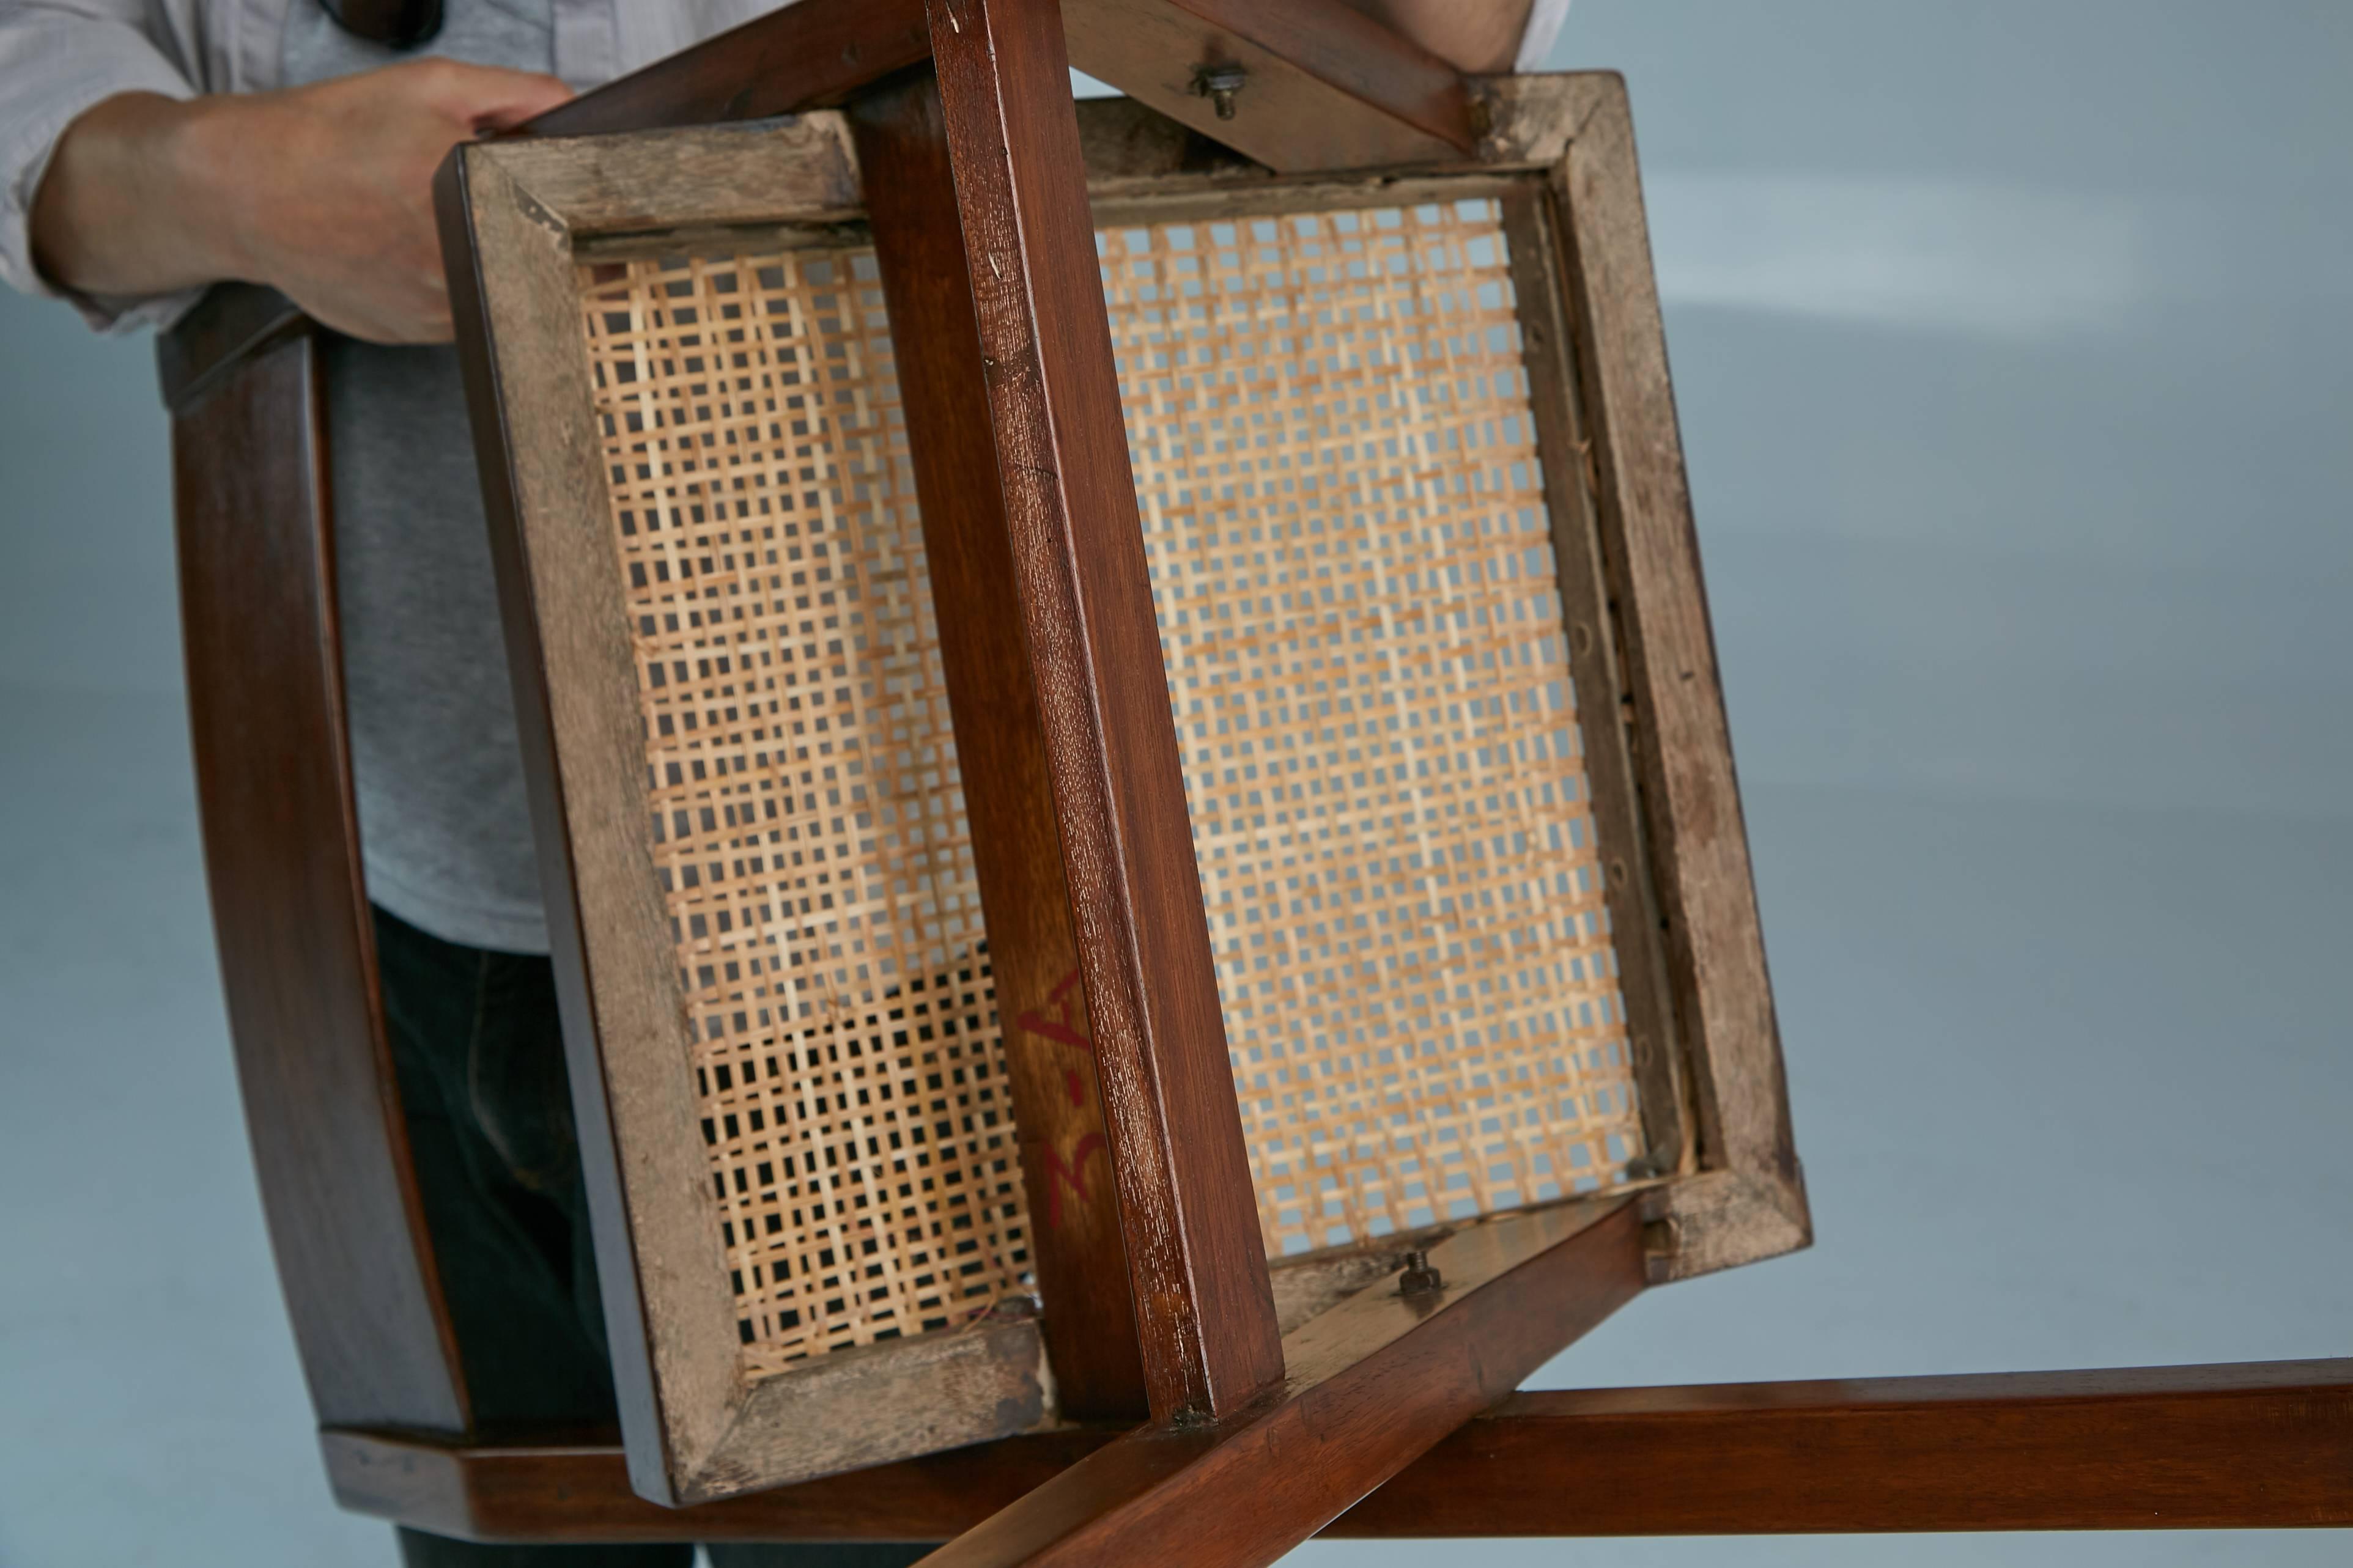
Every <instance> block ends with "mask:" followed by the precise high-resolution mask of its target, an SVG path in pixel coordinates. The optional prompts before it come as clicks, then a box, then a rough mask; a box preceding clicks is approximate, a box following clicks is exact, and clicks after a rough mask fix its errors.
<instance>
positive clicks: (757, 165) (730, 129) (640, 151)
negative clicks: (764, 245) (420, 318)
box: [470, 110, 863, 246]
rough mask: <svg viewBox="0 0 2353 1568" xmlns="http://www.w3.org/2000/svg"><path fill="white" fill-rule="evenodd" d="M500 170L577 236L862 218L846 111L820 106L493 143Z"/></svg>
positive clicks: (478, 155) (489, 146)
mask: <svg viewBox="0 0 2353 1568" xmlns="http://www.w3.org/2000/svg"><path fill="white" fill-rule="evenodd" d="M470 156H471V157H473V158H475V159H478V160H480V161H481V162H483V163H486V164H488V165H490V166H492V167H495V168H497V169H499V170H500V171H501V173H502V174H504V175H505V176H506V178H507V179H508V180H509V181H510V182H512V184H513V185H514V187H515V188H516V189H517V190H519V191H521V192H522V193H525V195H524V199H526V200H528V201H531V202H533V203H535V204H537V205H538V206H539V207H540V208H542V209H543V210H544V211H545V212H547V213H549V214H551V215H561V216H557V217H554V219H553V221H554V222H556V223H558V224H560V225H561V226H562V227H563V228H564V230H565V233H566V234H568V235H569V236H570V237H572V239H573V241H574V243H575V246H576V245H577V244H578V242H580V241H582V240H584V239H587V238H590V237H622V236H627V235H629V234H631V233H634V232H640V231H647V230H658V231H663V232H665V233H667V232H669V231H672V230H677V229H692V228H725V227H733V226H754V225H759V224H763V223H769V222H774V221H776V219H777V218H779V217H781V216H790V217H791V218H793V219H794V220H795V221H797V222H800V223H807V224H824V223H828V222H834V221H839V220H843V219H848V218H854V217H857V216H860V214H861V211H862V207H863V197H862V196H861V195H860V187H859V181H858V163H857V159H856V157H855V155H854V154H853V153H851V151H850V144H849V128H848V127H847V126H846V125H845V124H844V123H843V121H842V118H841V116H840V115H839V113H837V112H834V111H831V110H819V111H817V112H814V113H809V114H803V115H799V116H797V117H795V118H792V119H786V120H771V121H756V122H753V123H748V124H741V125H704V126H691V127H685V128H681V129H678V130H668V131H636V132H627V133H625V134H615V135H600V136H561V137H556V136H531V137H520V138H516V139H513V140H508V141H496V142H482V143H481V144H480V145H479V146H478V147H475V148H474V149H472V151H471V153H470Z"/></svg>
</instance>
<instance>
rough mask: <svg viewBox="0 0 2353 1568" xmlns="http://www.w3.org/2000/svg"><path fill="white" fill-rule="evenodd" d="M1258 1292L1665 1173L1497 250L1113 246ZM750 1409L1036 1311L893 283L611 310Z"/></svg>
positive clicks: (1421, 243)
mask: <svg viewBox="0 0 2353 1568" xmlns="http://www.w3.org/2000/svg"><path fill="white" fill-rule="evenodd" d="M1100 247H1101V252H1102V258H1103V272H1104V285H1105V293H1106V296H1107V299H1108V301H1109V304H1110V310H1111V316H1112V322H1113V337H1114V341H1115V344H1116V348H1117V353H1118V357H1119V363H1120V379H1121V392H1122V395H1123V399H1124V406H1125V409H1126V413H1127V419H1128V426H1129V439H1130V445H1131V448H1132V451H1133V455H1134V464H1135V473H1136V483H1137V488H1138V491H1139V496H1140V499H1141V500H1142V503H1143V510H1144V515H1145V542H1146V545H1147V552H1148V555H1149V559H1150V562H1151V567H1152V571H1153V575H1154V581H1155V596H1156V598H1157V601H1158V604H1159V607H1160V617H1161V635H1162V643H1163V647H1164V649H1165V652H1166V660H1167V665H1168V672H1169V687H1170V698H1171V701H1172V704H1173V707H1174V709H1175V713H1176V721H1177V725H1178V733H1179V738H1180V741H1181V742H1182V745H1183V748H1184V757H1185V766H1186V787H1187V801H1188V804H1189V805H1190V807H1191V814H1192V819H1193V829H1194V840H1195V846H1196V848H1197V851H1198V856H1199V859H1200V865H1201V874H1202V882H1203V887H1204V891H1205V894H1206V896H1207V902H1208V915H1209V921H1210V928H1211V934H1212V937H1213V939H1214V940H1215V942H1216V945H1217V952H1218V960H1219V995H1220V999H1221V1001H1222V1003H1223V1005H1224V1010H1225V1016H1226V1023H1227V1029H1228V1033H1229V1043H1230V1045H1231V1047H1232V1051H1233V1064H1234V1072H1235V1079H1236V1085H1237V1088H1238V1090H1239V1093H1240V1103H1241V1108H1242V1117H1243V1123H1244V1129H1245V1132H1246V1135H1247V1137H1248V1141H1249V1146H1250V1160H1251V1166H1252V1173H1253V1176H1254V1178H1255V1181H1256V1185H1257V1192H1258V1197H1259V1202H1260V1212H1261V1223H1262V1226H1263V1227H1264V1231H1265V1237H1266V1244H1267V1247H1268V1250H1269V1252H1270V1253H1271V1254H1277V1255H1280V1254H1287V1253H1296V1252H1300V1251H1304V1250H1310V1249H1314V1248H1317V1247H1325V1246H1331V1245H1336V1244H1341V1243H1345V1242H1350V1241H1356V1240H1363V1239H1367V1238H1371V1237H1378V1236H1382V1235H1386V1234H1388V1233H1390V1232H1392V1231H1394V1230H1398V1229H1406V1228H1412V1227H1415V1226H1423V1225H1427V1224H1431V1223H1436V1222H1439V1221H1443V1220H1447V1219H1451V1218H1461V1217H1464V1216H1467V1215H1474V1214H1482V1213H1491V1212H1494V1211H1497V1210H1502V1209H1508V1208H1512V1207H1516V1206H1519V1205H1525V1204H1528V1203H1535V1202H1541V1201H1544V1200H1546V1199H1549V1198H1552V1197H1556V1196H1560V1195H1563V1194H1567V1193H1571V1192H1576V1191H1580V1190H1588V1189H1591V1188H1593V1187H1596V1186H1599V1185H1604V1184H1609V1183H1611V1182H1614V1181H1616V1180H1619V1179H1621V1178H1622V1174H1623V1167H1624V1164H1625V1162H1626V1161H1627V1160H1628V1159H1630V1158H1631V1157H1632V1156H1633V1155H1635V1154H1636V1153H1638V1152H1640V1139H1641V1131H1640V1123H1639V1118H1638V1115H1637V1112H1636V1110H1635V1107H1634V1103H1633V1094H1632V1074H1631V1068H1630V1063H1629V1060H1628V1053H1627V1044H1626V1036H1625V1027H1624V1014H1623V1009H1622V1006H1621V1005H1620V1000H1619V995H1618V984H1617V979H1616V965H1615V961H1614V955H1613V953H1612V951H1611V948H1610V944H1609V935H1608V931H1607V921H1606V917H1605V915H1604V914H1603V911H1602V906H1601V890H1600V879H1599V868H1598V861H1597V857H1596V853H1595V848H1594V844H1593V823H1592V817H1591V815H1590V807H1589V803H1588V799H1587V795H1586V791H1585V787H1584V772H1583V767H1582V764H1581V762H1580V760H1579V747H1578V742H1577V716H1576V710H1575V696H1574V692H1573V690H1572V689H1571V687H1570V684H1569V680H1568V674H1567V656H1566V653H1565V650H1564V648H1563V646H1562V629H1561V625H1560V613H1559V605H1558V598H1557V594H1556V584H1555V578H1554V573H1553V567H1552V562H1551V555H1550V546H1549V542H1548V536H1547V533H1546V523H1545V521H1544V515H1545V514H1544V507H1543V494H1542V476H1541V475H1540V473H1539V472H1538V468H1537V463H1536V456H1535V446H1534V433H1533V429H1532V427H1531V424H1530V420H1529V415H1528V407H1527V395H1526V386H1525V370H1524V368H1523V365H1522V362H1521V357H1520V352H1519V346H1518V340H1517V328H1516V325H1515V322H1514V313H1513V310H1512V300H1511V295H1510V282H1509V279H1508V275H1507V270H1506V266H1505V257H1504V248H1503V247H1504V240H1503V235H1502V232H1501V227H1500V224H1499V222H1498V219H1497V216H1496V213H1495V209H1494V206H1493V204H1492V203H1489V202H1476V203H1464V204H1450V205H1445V206H1442V207H1420V208H1410V209H1378V210H1374V211H1365V212H1345V213H1319V214H1314V215H1309V216H1282V217H1267V218H1244V219H1237V220H1234V221H1232V222H1229V223H1203V224H1195V225H1184V224H1159V225H1155V226H1147V227H1143V228H1135V229H1118V230H1112V231H1106V232H1105V233H1104V234H1103V235H1102V236H1101V237H1100ZM582 299H583V304H584V315H585V320H586V331H587V335H588V345H589V351H590V359H591V362H592V363H593V365H594V368H595V372H596V397H597V412H598V415H599V417H600V419H601V421H602V425H603V432H604V439H605V445H606V452H607V460H608V464H609V468H610V473H611V476H612V490H613V496H614V518H613V522H614V539H615V543H616V546H617V561H618V563H619V567H620V570H621V572H622V574H623V578H624V592H625V595H626V596H627V600H628V610H629V614H630V616H631V617H632V632H633V634H634V637H635V641H636V647H637V653H638V679H639V691H640V699H641V705H642V710H643V717H644V721H645V730H646V744H647V764H648V777H649V784H650V787H651V791H652V801H653V809H654V816H655V821H654V824H653V826H654V838H655V854H654V859H655V863H656V867H657V869H658V874H659V877H660V878H661V881H662V894H663V897H664V899H665V900H666V901H667V903H668V906H669V909H670V915H671V917H672V921H673V923H674V927H675V932H676V938H677V942H678V959H679V964H680V971H681V978H682V980H683V982H684V985H685V989H686V994H687V998H688V1003H689V1008H690V1013H691V1020H692V1024H693V1028H694V1033H695V1042H694V1046H693V1062H692V1068H693V1070H694V1072H695V1074H696V1085H697V1089H698V1092H699V1094H700V1096H701V1100H702V1112H703V1119H704V1121H703V1127H704V1136H705V1142H706V1145H707V1150H708V1153H709V1155H710V1160H711V1173H712V1191H713V1194H714V1197H715V1199H716V1201H717V1202H718V1204H719V1205H720V1207H721V1210H722V1215H723V1224H724V1226H725V1237H726V1242H727V1248H728V1256H729V1260H730V1264H731V1266H732V1268H733V1270H734V1287H735V1291H736V1295H737V1299H738V1304H739V1327H740V1332H741V1334H742V1336H743V1339H744V1346H745V1351H744V1354H745V1358H746V1363H747V1370H749V1371H750V1372H752V1373H754V1375H757V1374H760V1373H770V1372H775V1371H779V1370H782V1369H784V1368H785V1367H786V1366H788V1365H790V1364H791V1363H794V1362H795V1361H797V1360H800V1359H802V1358H805V1357H807V1356H808V1355H810V1354H813V1353H820V1352H824V1351H827V1350H831V1349H837V1348H839V1347H842V1346H846V1345H854V1344H864V1343H869V1342H873V1341H875V1340H878V1339H884V1338H889V1337H892V1336H894V1335H898V1334H905V1333H915V1332H921V1331H925V1330H929V1329H934V1328H940V1327H944V1326H948V1325H949V1324H952V1323H955V1322H958V1321H965V1320H966V1319H968V1318H969V1317H970V1316H971V1315H973V1314H974V1313H976V1312H978V1311H981V1310H986V1309H987V1306H988V1305H989V1304H990V1303H992V1302H993V1301H994V1300H997V1298H998V1297H999V1296H1001V1295H1003V1294H1005V1293H1006V1292H1008V1291H1009V1290H1013V1289H1021V1288H1023V1286H1024V1284H1025V1282H1026V1281H1027V1279H1028V1278H1029V1227H1030V1221H1029V1215H1028V1214H1027V1212H1026V1208H1025V1205H1024V1204H1023V1200H1022V1194H1021V1186H1020V1180H1019V1171H1018V1164H1017V1155H1016V1152H1015V1137H1014V1132H1013V1128H1012V1123H1011V1118H1010V1110H1009V1102H1008V1097H1007V1091H1006V1079H1005V1065H1004V1057H1003V1047H1002V1044H1001V1039H1000V1037H999V1034H998V1029H997V1015H996V1005H995V996H994V992H993V988H992V986H991V984H990V980H989V971H988V961H987V942H986V940H985V934H984V932H983V931H982V929H981V921H980V912H979V900H978V895H977V891H976V887H975V884H974V878H973V870H972V857H971V850H970V844H969V837H968V831H967V828H966V825H965V814H964V809H963V795H962V791H961V787H960V785H959V782H958V779H957V773H956V763H955V746H954V742H953V738H952V736H951V734H950V732H949V725H948V716H947V705H946V696H945V689H944V680H943V678H942V674H941V668H940V651H939V646H938V638H937V635H936V632H935V629H934V625H933V620H932V610H931V599H930V590H929V582H928V578H927V576H926V572H925V564H924V559H923V549H922V540H921V530H920V526H919V521H918V518H917V515H916V510H915V501H914V490H913V479H912V477H911V473H910V469H909V467H908V462H907V456H906V436H905V431H904V426H903V421H902V416H901V413H900V408H899V403H898V393H897V386H896V382H895V380H894V377H893V374H892V363H891V358H890V342H889V333H888V328H887V324H886V321H885V319H884V314H883V309H882V302H881V290H880V289H879V286H878V285H877V283H876V281H875V276H874V263H873V258H872V256H871V253H870V252H866V251H862V250H857V249H825V250H817V249H797V250H791V251H786V252H782V253H747V254H742V255H733V256H719V257H704V258H672V259H666V260H659V261H657V260H647V261H633V262H628V263H617V264H607V265H601V266H599V265H591V266H586V267H584V268H582Z"/></svg>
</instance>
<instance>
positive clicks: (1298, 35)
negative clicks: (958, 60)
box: [522, 0, 1476, 169]
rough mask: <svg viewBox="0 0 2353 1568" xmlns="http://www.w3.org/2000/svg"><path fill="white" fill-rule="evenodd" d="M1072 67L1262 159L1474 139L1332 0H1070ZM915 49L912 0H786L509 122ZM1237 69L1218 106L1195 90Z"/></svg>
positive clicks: (1421, 158)
mask: <svg viewBox="0 0 2353 1568" xmlns="http://www.w3.org/2000/svg"><path fill="white" fill-rule="evenodd" d="M1066 21H1067V24H1068V27H1069V53H1070V56H1071V60H1072V62H1073V63H1075V64H1076V65H1077V66H1078V68H1080V69H1081V70H1083V71H1085V72H1087V73H1088V74H1089V75H1091V76H1095V77H1098V78H1100V79H1103V80H1104V81H1107V82H1109V83H1111V84H1112V85H1113V86H1114V87H1116V88H1118V89H1120V90H1121V91H1123V92H1125V93H1128V94H1129V95H1130V96H1132V97H1134V98H1135V99H1137V100H1141V101H1143V102H1145V103H1149V104H1151V105H1152V106H1153V107H1154V108H1155V109H1158V110H1161V111H1162V112H1163V113H1165V114H1167V115H1169V116H1170V117H1171V118H1173V119H1176V120H1179V121H1184V122H1185V123H1186V124H1188V125H1191V126H1193V127H1194V128H1195V129H1197V130H1199V131H1201V132H1206V133H1207V134H1208V135H1210V136H1212V137H1215V138H1216V139H1217V140H1218V141H1219V142H1224V143H1225V144H1227V145H1229V146H1231V147H1234V148H1237V149H1239V150H1240V151H1241V152H1244V153H1249V154H1250V156H1252V157H1254V158H1256V159H1258V160H1259V161H1260V162H1261V163H1266V164H1267V165H1268V166H1269V167H1271V168H1277V169H1341V168H1369V167H1374V166H1377V165H1383V164H1396V163H1431V162H1440V161H1444V160H1446V159H1449V158H1451V157H1455V156H1458V155H1460V154H1461V153H1465V152H1468V151H1469V150H1470V149H1471V147H1472V143H1473V142H1474V141H1475V139H1476V132H1475V131H1474V128H1473V123H1472V109H1471V100H1470V98H1469V95H1468V94H1467V93H1466V91H1465V89H1464V86H1463V79H1462V78H1461V75H1460V74H1459V73H1458V72H1457V71H1456V70H1455V69H1454V68H1453V67H1451V66H1450V65H1448V64H1447V63H1446V62H1445V61H1444V60H1441V59H1440V58H1438V57H1436V56H1435V55H1432V54H1430V52H1429V51H1428V50H1426V49H1423V48H1422V47H1419V45H1417V44H1415V43H1413V42H1412V41H1411V40H1410V39H1408V38H1406V37H1403V36H1401V35H1399V34H1398V33H1395V32H1393V31H1391V30H1390V29H1388V28H1387V27H1385V26H1381V25H1380V24H1379V23H1377V22H1375V21H1373V20H1372V19H1371V18H1369V17H1367V16H1365V15H1363V14H1362V13H1361V12H1359V11H1357V10H1355V9H1354V8H1352V7H1351V6H1349V5H1346V4H1345V3H1344V0H1285V3H1284V4H1283V5H1261V4H1256V3H1253V0H1073V3H1072V5H1071V7H1070V11H1069V15H1068V16H1067V17H1066ZM930 52H931V44H930V42H929V40H928V38H927V37H926V34H925V26H924V18H923V5H922V4H921V0H798V3H797V4H795V5H787V6H785V7H783V8H782V9H780V10H777V11H774V12H771V13H770V14H769V15H767V16H762V17H759V18H757V19H756V20H754V21H751V22H747V23H745V24H744V26H740V27H736V28H734V29H733V30H732V31H730V32H726V33H723V34H720V35H719V36H718V37H713V38H710V39H706V40H705V41H704V42H702V43H700V44H697V45H695V46H694V47H691V48H688V49H684V50H681V52H680V53H678V54H676V55H673V56H671V57H670V58H668V59H664V60H660V61H657V62H656V63H655V64H653V65H650V66H648V67H647V68H644V69H643V70H639V71H636V72H633V73H631V74H630V75H628V76H627V77H624V78H622V79H620V80H618V81H616V82H611V83H608V84H607V85H606V86H604V87H600V88H597V89H595V90H594V91H591V92H587V93H584V94H582V95H581V96H580V97H579V98H576V99H575V100H572V101H571V102H570V103H566V104H563V105H561V106H559V107H557V108H555V109H552V110H548V111H547V112H546V113H544V114H543V115H540V116H539V117H538V118H537V119H535V120H533V121H530V122H529V123H528V124H527V125H525V126H524V127H523V128H522V129H523V131H524V132H525V133H527V134H533V135H548V136H579V135H588V134H594V133H598V132H612V131H642V130H649V129H653V128H656V127H669V126H681V125H702V124H710V123H713V122H716V121H730V120H757V119H762V118H765V117H766V116H769V115H776V114H789V113H797V112H798V111H800V110H807V109H815V108H824V107H829V106H832V105H836V104H839V103H842V102H845V101H847V100H848V99H849V97H850V95H851V94H853V93H855V92H856V91H857V90H858V89H860V88H861V87H864V86H866V85H868V84H869V83H871V82H874V81H877V80H879V79H881V78H882V77H884V76H887V75H889V74H890V73H891V72H892V71H894V70H899V69H902V68H905V67H907V66H911V65H913V64H915V63H917V62H918V61H920V60H922V59H923V58H924V57H925V56H926V55H927V54H929V53H930ZM1205 65H1227V66H1240V67H1241V68H1243V69H1244V70H1245V71H1246V72H1247V73H1248V82H1247V85H1246V86H1245V87H1244V88H1243V89H1241V91H1240V93H1239V94H1237V95H1236V97H1235V100H1234V105H1235V112H1234V115H1233V118H1231V119H1229V120H1227V119H1220V118H1219V115H1218V111H1217V109H1216V106H1215V105H1214V104H1213V103H1212V102H1211V100H1209V99H1208V98H1206V97H1204V96H1202V95H1201V93H1200V92H1199V91H1198V88H1197V75H1198V70H1199V68H1201V67H1203V66H1205Z"/></svg>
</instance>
